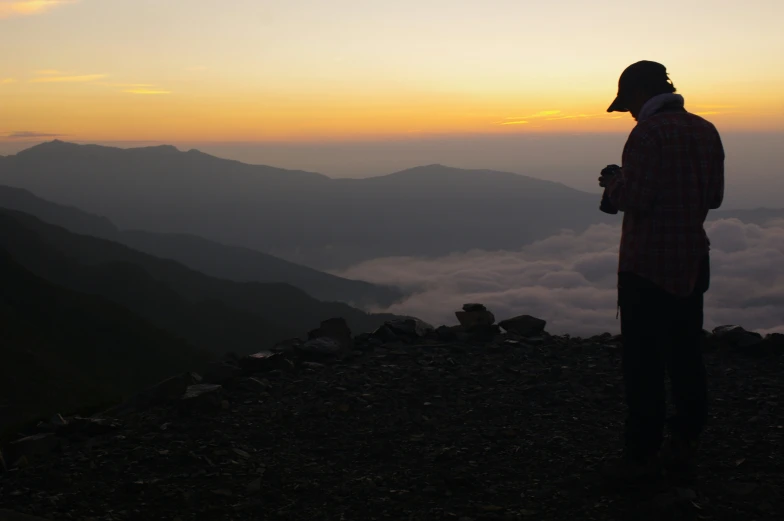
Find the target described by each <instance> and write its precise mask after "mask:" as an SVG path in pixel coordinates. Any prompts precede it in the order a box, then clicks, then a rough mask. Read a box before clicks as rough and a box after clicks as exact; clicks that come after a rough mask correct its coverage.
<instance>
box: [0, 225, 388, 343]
mask: <svg viewBox="0 0 784 521" xmlns="http://www.w3.org/2000/svg"><path fill="white" fill-rule="evenodd" d="M0 248H4V249H5V250H6V251H8V252H9V253H10V254H11V255H12V256H13V257H14V258H15V259H16V260H17V262H19V263H20V264H22V265H23V266H25V268H27V269H29V270H30V271H31V272H33V273H34V274H35V275H37V276H39V277H42V278H44V279H46V280H48V281H50V282H53V283H55V284H59V285H61V286H64V287H66V288H68V289H70V290H73V291H79V292H84V293H89V294H93V295H100V296H102V297H104V298H106V299H109V300H111V301H113V302H115V303H117V304H120V305H122V306H125V307H127V308H128V309H129V310H131V311H133V312H134V313H136V314H138V315H139V316H141V317H143V318H144V319H146V320H148V321H150V322H151V323H152V324H154V325H156V326H157V327H160V328H162V329H166V330H168V331H170V332H171V333H174V334H176V335H178V336H180V337H182V338H183V339H185V340H186V341H188V342H189V343H191V344H192V345H194V346H196V347H199V348H202V349H205V350H208V351H211V352H214V353H222V352H227V351H235V352H238V353H249V352H254V351H258V350H262V349H267V348H270V347H272V345H274V344H275V343H276V342H278V341H280V340H284V339H286V338H291V337H295V336H300V337H302V336H304V335H305V333H306V332H307V331H308V330H309V329H312V328H315V327H316V326H318V325H319V323H320V322H321V321H322V320H325V319H328V318H331V317H344V318H345V319H346V320H347V321H348V323H349V325H350V326H351V328H352V330H354V331H355V332H357V333H359V332H363V331H370V330H372V329H375V328H376V327H378V326H379V325H381V324H383V323H384V321H385V320H389V319H390V318H392V317H391V316H390V315H371V314H367V313H365V312H363V311H360V310H358V309H355V308H352V307H350V306H348V305H346V304H340V303H327V302H321V301H318V300H316V299H314V298H312V297H310V296H308V295H307V294H305V293H304V292H303V291H301V290H299V289H297V288H294V287H293V286H289V285H287V284H261V283H238V282H231V281H227V280H221V279H217V278H213V277H209V276H207V275H204V274H202V273H199V272H197V271H194V270H192V269H189V268H187V267H185V266H183V265H182V264H179V263H177V262H174V261H171V260H164V259H160V258H158V257H153V256H151V255H148V254H145V253H141V252H139V251H136V250H133V249H131V248H128V247H127V246H124V245H121V244H118V243H116V242H111V241H108V240H104V239H99V238H95V237H91V236H87V235H78V234H74V233H71V232H69V231H67V230H66V229H64V228H61V227H57V226H53V225H50V224H46V223H44V222H43V221H40V220H39V219H37V218H35V217H32V216H30V215H27V214H23V213H20V212H15V211H10V210H0Z"/></svg>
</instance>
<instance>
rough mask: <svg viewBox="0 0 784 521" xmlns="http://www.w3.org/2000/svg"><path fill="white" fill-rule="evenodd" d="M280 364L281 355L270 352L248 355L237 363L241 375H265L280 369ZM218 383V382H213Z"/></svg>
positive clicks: (281, 360) (282, 360)
mask: <svg viewBox="0 0 784 521" xmlns="http://www.w3.org/2000/svg"><path fill="white" fill-rule="evenodd" d="M281 362H285V360H284V358H283V355H282V354H280V353H272V352H270V351H261V352H259V353H254V354H252V355H248V356H246V357H245V358H243V359H241V360H240V361H239V364H240V369H241V370H242V372H243V374H246V375H248V374H255V373H265V372H268V371H272V370H274V369H280V368H281V367H282V366H281ZM213 383H219V382H213Z"/></svg>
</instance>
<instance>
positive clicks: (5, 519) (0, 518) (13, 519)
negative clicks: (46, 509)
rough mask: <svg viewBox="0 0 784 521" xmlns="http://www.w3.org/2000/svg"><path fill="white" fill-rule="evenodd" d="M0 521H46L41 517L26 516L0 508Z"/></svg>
mask: <svg viewBox="0 0 784 521" xmlns="http://www.w3.org/2000/svg"><path fill="white" fill-rule="evenodd" d="M0 521H47V520H46V519H44V518H43V517H35V516H28V515H27V514H21V513H19V512H15V511H13V510H6V509H4V508H0Z"/></svg>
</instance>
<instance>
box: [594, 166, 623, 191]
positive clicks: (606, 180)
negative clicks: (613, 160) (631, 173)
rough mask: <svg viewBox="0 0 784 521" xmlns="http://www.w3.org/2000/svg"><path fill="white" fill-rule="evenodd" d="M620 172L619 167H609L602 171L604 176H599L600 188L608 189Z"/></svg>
mask: <svg viewBox="0 0 784 521" xmlns="http://www.w3.org/2000/svg"><path fill="white" fill-rule="evenodd" d="M620 172H621V168H620V167H619V166H618V165H608V166H607V167H606V168H604V169H602V174H601V175H600V176H599V186H601V187H602V188H606V187H608V186H609V185H610V184H612V182H613V181H614V180H615V178H616V177H617V175H618V174H619V173H620Z"/></svg>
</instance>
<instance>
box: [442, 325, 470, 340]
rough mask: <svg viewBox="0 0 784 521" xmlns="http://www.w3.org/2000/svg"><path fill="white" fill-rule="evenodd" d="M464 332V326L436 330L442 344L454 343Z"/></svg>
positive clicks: (443, 327) (444, 327)
mask: <svg viewBox="0 0 784 521" xmlns="http://www.w3.org/2000/svg"><path fill="white" fill-rule="evenodd" d="M462 330H463V327H462V326H452V327H449V326H439V327H438V329H436V338H438V340H440V341H441V342H454V341H455V340H457V334H458V333H459V332H461V331H462Z"/></svg>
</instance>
